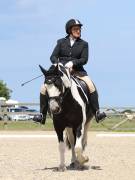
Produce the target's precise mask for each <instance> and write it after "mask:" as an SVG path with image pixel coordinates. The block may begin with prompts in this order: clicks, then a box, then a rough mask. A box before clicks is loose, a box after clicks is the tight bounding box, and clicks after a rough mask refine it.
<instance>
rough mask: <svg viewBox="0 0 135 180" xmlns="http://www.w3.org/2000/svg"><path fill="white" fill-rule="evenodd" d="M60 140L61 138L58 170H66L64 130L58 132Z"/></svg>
mask: <svg viewBox="0 0 135 180" xmlns="http://www.w3.org/2000/svg"><path fill="white" fill-rule="evenodd" d="M57 136H58V140H59V153H60V165H59V168H58V171H65V170H66V165H65V143H64V138H63V131H61V132H58V133H57Z"/></svg>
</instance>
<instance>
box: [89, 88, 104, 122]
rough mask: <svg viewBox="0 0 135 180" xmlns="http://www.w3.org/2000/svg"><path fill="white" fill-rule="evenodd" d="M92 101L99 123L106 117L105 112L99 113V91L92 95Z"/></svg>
mask: <svg viewBox="0 0 135 180" xmlns="http://www.w3.org/2000/svg"><path fill="white" fill-rule="evenodd" d="M90 101H91V105H92V108H93V112H94V114H95V118H96V122H97V123H99V122H100V121H101V120H103V119H104V118H105V117H106V114H105V112H102V113H100V111H99V102H98V94H97V91H94V92H93V93H91V94H90Z"/></svg>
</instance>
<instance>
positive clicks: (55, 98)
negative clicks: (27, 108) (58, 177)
mask: <svg viewBox="0 0 135 180" xmlns="http://www.w3.org/2000/svg"><path fill="white" fill-rule="evenodd" d="M39 66H40V65H39ZM40 69H41V71H42V73H43V74H44V76H45V82H44V84H45V87H46V91H47V94H48V101H49V109H50V112H51V114H52V117H53V118H52V119H53V124H54V129H55V131H56V134H57V137H58V142H59V152H60V165H59V167H58V170H60V171H64V170H65V169H66V166H65V144H66V145H67V146H68V147H69V149H71V151H72V159H71V164H70V165H71V167H74V168H75V167H80V166H83V165H84V163H86V162H88V160H89V159H88V157H87V156H84V155H83V152H84V149H85V146H86V144H87V131H88V127H89V123H90V120H91V119H92V117H93V113H92V108H91V104H90V102H89V98H88V97H89V96H88V94H89V92H88V88H87V86H86V84H85V83H84V82H82V81H80V80H79V79H78V78H76V77H74V76H73V75H71V73H70V72H69V69H67V68H65V67H64V66H63V65H62V64H61V63H58V64H57V65H52V66H51V67H50V68H49V70H45V69H44V68H43V67H42V66H40ZM64 131H65V136H64ZM64 137H65V138H64Z"/></svg>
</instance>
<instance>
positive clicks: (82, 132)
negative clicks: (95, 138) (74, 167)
mask: <svg viewBox="0 0 135 180" xmlns="http://www.w3.org/2000/svg"><path fill="white" fill-rule="evenodd" d="M86 143H87V126H85V125H84V124H82V125H81V126H80V127H79V128H78V129H77V140H76V145H75V152H76V155H77V160H78V162H79V163H80V164H81V165H83V164H84V163H86V162H88V161H89V158H88V157H86V156H84V155H83V150H84V147H85V146H86Z"/></svg>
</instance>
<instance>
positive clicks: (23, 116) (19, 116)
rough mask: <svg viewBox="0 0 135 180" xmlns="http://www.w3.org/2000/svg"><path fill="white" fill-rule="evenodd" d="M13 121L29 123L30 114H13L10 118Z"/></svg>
mask: <svg viewBox="0 0 135 180" xmlns="http://www.w3.org/2000/svg"><path fill="white" fill-rule="evenodd" d="M9 117H10V120H11V121H27V120H30V116H29V115H28V114H12V115H10V116H9Z"/></svg>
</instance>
